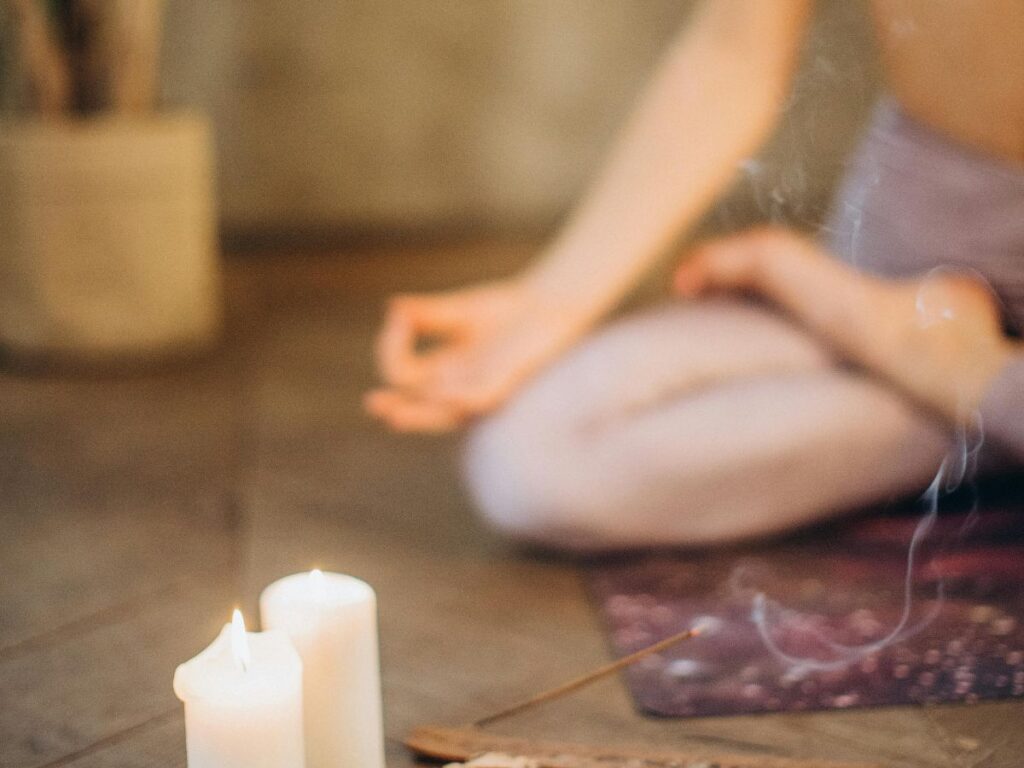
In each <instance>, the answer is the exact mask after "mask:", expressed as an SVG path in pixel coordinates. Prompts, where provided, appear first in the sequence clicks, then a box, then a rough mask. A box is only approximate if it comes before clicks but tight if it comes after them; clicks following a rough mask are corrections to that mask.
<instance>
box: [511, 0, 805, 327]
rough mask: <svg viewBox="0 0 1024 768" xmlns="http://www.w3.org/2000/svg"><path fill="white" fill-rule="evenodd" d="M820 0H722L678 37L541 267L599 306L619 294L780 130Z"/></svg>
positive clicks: (535, 272) (594, 312)
mask: <svg viewBox="0 0 1024 768" xmlns="http://www.w3.org/2000/svg"><path fill="white" fill-rule="evenodd" d="M810 8H811V3H810V2H809V0H773V2H749V1H748V0H710V2H707V3H705V4H704V5H703V6H702V7H701V8H699V9H698V10H697V15H696V17H695V19H694V20H693V22H692V23H691V24H690V25H689V26H688V27H687V29H686V30H685V32H684V34H683V35H681V36H680V38H679V39H678V40H677V41H676V42H675V43H674V45H673V47H672V49H671V50H670V51H669V53H668V55H667V57H666V58H665V60H664V62H663V64H662V66H661V68H660V69H659V71H658V72H657V74H656V76H655V77H654V79H653V80H652V81H651V83H650V85H649V86H648V88H647V90H646V92H645V93H644V95H643V97H642V98H641V100H640V102H639V104H638V106H637V109H636V111H635V112H634V114H633V116H632V119H631V120H630V121H629V123H628V125H627V126H626V129H625V131H624V133H623V135H622V137H621V139H620V141H619V143H618V145H617V147H616V148H615V150H614V152H613V154H612V156H611V158H610V160H609V162H608V164H607V166H606V167H605V169H604V171H603V173H601V174H600V176H599V177H598V179H597V181H596V183H595V184H594V185H593V187H592V189H591V190H590V192H589V194H588V195H587V196H586V197H585V198H584V200H583V202H582V204H581V205H580V206H579V208H578V209H577V211H576V212H575V214H574V215H573V216H572V217H571V219H570V221H569V222H568V224H567V226H566V227H565V228H564V230H563V231H562V233H561V235H560V236H559V237H558V238H557V239H556V240H555V242H554V243H553V244H552V246H551V247H550V248H549V249H548V250H547V252H546V253H545V254H544V255H543V257H542V258H541V259H540V260H539V262H538V263H537V264H536V265H535V266H534V268H533V269H532V270H531V271H530V273H529V282H530V284H531V285H532V287H533V289H534V290H536V291H537V292H538V293H539V294H540V295H543V296H548V297H551V298H552V299H553V300H555V301H557V302H558V303H559V304H560V305H561V306H563V307H566V306H568V307H569V308H570V309H571V310H575V311H578V312H580V313H581V314H585V315H587V316H599V315H601V314H602V313H604V312H605V311H606V310H607V309H609V307H610V306H611V305H613V304H614V303H615V302H616V301H617V300H619V299H620V298H621V297H622V295H623V294H624V293H626V292H627V291H628V290H629V289H630V288H631V287H632V286H633V284H634V283H635V281H636V280H637V279H638V278H639V277H640V276H641V275H642V274H643V273H644V271H645V270H646V269H647V268H649V267H650V266H651V264H652V262H653V261H654V260H655V259H657V258H658V257H659V256H660V255H662V254H663V252H664V250H665V249H666V248H668V247H669V246H670V245H671V243H672V241H673V240H674V239H675V238H676V237H678V235H679V234H680V232H682V231H684V230H685V228H686V227H687V226H688V225H690V224H692V222H693V221H694V220H695V219H696V218H697V217H698V216H700V215H701V214H702V213H703V212H704V210H705V209H706V208H707V207H708V206H709V205H710V204H711V203H712V201H713V200H714V199H715V197H716V196H717V195H718V194H719V193H720V192H721V191H722V190H723V189H724V187H725V186H726V185H727V184H728V183H729V182H730V180H731V179H732V177H733V176H734V174H735V172H736V168H737V165H738V163H739V161H741V160H742V159H743V158H745V157H747V156H749V155H750V154H752V153H754V152H756V151H757V149H758V147H759V146H760V145H761V144H762V143H763V141H764V140H765V138H766V137H767V136H768V134H769V133H770V132H771V130H772V129H773V127H774V125H775V123H776V120H777V116H778V113H779V111H780V108H781V104H782V102H783V100H784V98H785V95H786V93H787V91H788V88H789V84H790V80H791V76H792V73H793V70H794V68H795V64H796V61H797V58H798V54H799V48H800V42H801V40H802V37H803V34H804V30H805V27H806V24H807V20H808V16H809V13H810Z"/></svg>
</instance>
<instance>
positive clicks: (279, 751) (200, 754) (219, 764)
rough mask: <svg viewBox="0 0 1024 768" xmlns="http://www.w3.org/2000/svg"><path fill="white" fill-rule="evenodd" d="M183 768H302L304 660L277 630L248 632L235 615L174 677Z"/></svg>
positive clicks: (285, 636)
mask: <svg viewBox="0 0 1024 768" xmlns="http://www.w3.org/2000/svg"><path fill="white" fill-rule="evenodd" d="M174 692H175V693H176V694H177V696H178V698H179V699H181V700H182V701H183V702H185V745H186V751H187V753H188V765H189V768H303V766H304V765H305V754H304V753H305V750H304V747H303V741H302V738H303V737H302V661H301V659H300V658H299V654H298V653H296V651H295V647H294V646H293V645H292V643H291V641H290V640H289V639H288V636H287V635H285V634H284V633H283V632H246V631H245V624H244V623H243V621H242V614H241V613H240V612H239V611H237V610H236V611H235V614H234V617H233V618H232V622H231V623H230V624H227V625H225V627H224V629H223V630H222V631H221V633H220V635H218V636H217V639H216V640H214V641H213V643H211V644H210V646H209V647H208V648H207V649H206V650H204V651H202V652H201V653H200V654H199V655H198V656H196V657H195V658H193V659H190V660H189V661H186V662H185V663H184V664H182V665H181V666H179V667H178V669H177V670H176V671H175V673H174Z"/></svg>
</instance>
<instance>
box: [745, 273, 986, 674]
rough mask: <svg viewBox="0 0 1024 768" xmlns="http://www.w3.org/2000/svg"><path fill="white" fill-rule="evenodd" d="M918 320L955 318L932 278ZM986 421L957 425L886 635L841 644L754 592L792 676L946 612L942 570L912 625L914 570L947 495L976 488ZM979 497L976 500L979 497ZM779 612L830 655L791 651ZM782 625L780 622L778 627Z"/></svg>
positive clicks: (884, 643)
mask: <svg viewBox="0 0 1024 768" xmlns="http://www.w3.org/2000/svg"><path fill="white" fill-rule="evenodd" d="M941 271H942V270H941V269H936V270H933V271H932V273H931V274H930V275H929V277H933V276H937V275H938V274H939V273H940V272H941ZM917 313H918V316H919V317H918V319H919V321H920V323H921V326H922V327H929V326H931V325H934V324H936V323H941V322H943V321H948V320H952V319H954V315H953V313H952V310H951V309H950V308H949V306H948V305H945V304H944V303H943V302H941V301H937V300H936V298H935V296H934V295H933V294H932V293H931V280H929V279H926V280H925V281H924V283H923V287H922V289H921V293H920V295H919V296H918V301H917ZM983 435H984V432H983V425H982V423H981V415H980V414H979V413H977V412H975V413H973V414H972V417H971V418H970V419H968V420H966V422H965V423H964V424H961V425H959V426H958V427H957V429H956V430H955V433H954V440H953V446H952V448H951V450H950V451H949V453H948V454H947V456H946V457H945V458H944V459H943V461H942V463H941V465H940V466H939V470H938V472H937V473H936V474H935V478H934V479H933V480H932V482H931V484H930V485H929V486H928V489H927V490H926V491H925V492H924V494H923V495H922V497H921V501H922V503H923V504H924V507H925V510H924V514H923V516H922V517H921V520H920V521H919V522H918V524H917V526H916V527H915V529H914V533H913V535H912V536H911V539H910V544H909V546H908V549H907V561H906V571H905V573H904V577H903V606H902V611H901V613H900V617H899V619H898V620H897V621H896V623H895V624H894V625H893V627H892V628H891V629H890V630H889V631H888V632H887V633H886V634H885V635H884V636H883V637H880V638H879V639H877V640H874V641H872V642H868V643H864V644H860V645H846V644H843V643H837V642H835V641H834V640H832V639H831V638H830V637H827V636H826V635H825V634H824V633H823V632H822V631H821V630H820V629H818V628H817V627H815V626H813V625H812V623H811V622H806V621H801V620H800V619H801V617H800V615H799V614H798V613H797V612H795V611H792V610H788V609H784V608H781V607H779V606H778V605H777V604H776V603H774V602H773V601H771V600H770V599H769V598H768V597H767V596H766V595H765V594H764V592H758V593H756V594H755V595H754V598H753V606H752V610H751V621H752V622H753V623H754V626H755V627H756V628H757V631H758V634H759V635H760V637H761V640H762V642H763V643H764V645H765V647H766V648H767V649H768V651H769V652H770V653H771V654H772V655H773V656H774V657H775V658H776V659H777V660H778V661H780V662H781V663H783V664H785V665H786V666H787V667H788V672H787V675H788V676H790V677H795V678H799V677H802V676H803V675H805V674H807V673H809V672H817V671H820V672H826V671H830V670H839V669H844V668H846V667H849V666H851V665H853V664H855V663H857V662H859V661H861V660H863V659H865V658H866V657H868V656H871V655H872V654H875V653H878V652H879V651H881V650H882V649H884V648H886V647H888V646H889V645H892V644H893V643H898V642H900V641H902V640H904V639H906V638H908V637H911V636H913V635H915V634H917V633H918V632H920V631H921V630H923V629H924V628H925V627H927V626H928V625H929V624H930V623H931V622H932V621H933V620H934V619H935V617H936V616H937V615H938V614H939V612H940V611H941V610H942V605H943V598H944V581H943V579H942V578H941V574H938V576H939V578H938V579H937V580H936V587H935V597H934V599H933V600H932V602H931V606H930V608H929V609H928V611H927V612H926V613H925V615H924V616H922V617H921V618H919V619H918V620H917V621H915V622H913V623H912V618H913V614H914V573H915V569H916V568H917V567H918V559H919V550H920V548H921V545H922V543H923V542H924V541H925V540H926V539H927V537H928V534H929V533H930V532H931V530H932V528H933V526H934V524H935V520H936V518H937V517H938V514H939V504H940V501H941V498H942V497H943V496H944V495H946V494H950V493H952V492H954V491H955V490H957V489H958V488H959V487H960V486H961V484H963V483H964V482H965V481H966V482H968V483H971V485H972V486H973V482H972V481H973V477H974V474H975V471H976V468H977V462H978V456H979V454H980V451H981V447H982V444H983ZM975 501H976V500H975ZM973 514H974V512H973V511H972V513H971V515H969V516H968V518H967V522H966V523H965V528H966V527H967V526H969V525H970V524H971V523H972V522H973ZM773 611H774V612H775V613H778V614H779V615H780V616H781V620H782V621H783V622H786V623H790V624H794V625H798V626H799V628H800V633H801V635H802V637H803V638H805V639H807V640H810V641H812V642H813V643H814V644H815V645H816V646H817V647H818V648H820V649H822V650H825V651H827V654H825V655H827V657H828V658H818V657H808V656H797V655H793V654H790V653H787V652H786V651H785V650H783V648H782V647H780V645H779V644H778V643H777V642H776V640H775V638H774V637H773V633H772V620H771V614H772V613H773ZM776 626H779V625H776Z"/></svg>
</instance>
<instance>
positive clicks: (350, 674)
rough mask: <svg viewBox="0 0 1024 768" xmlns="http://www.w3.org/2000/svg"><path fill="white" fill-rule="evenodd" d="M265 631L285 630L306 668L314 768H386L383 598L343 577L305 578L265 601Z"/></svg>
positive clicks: (272, 591)
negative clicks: (380, 646)
mask: <svg viewBox="0 0 1024 768" xmlns="http://www.w3.org/2000/svg"><path fill="white" fill-rule="evenodd" d="M260 615H261V618H262V620H263V626H264V627H267V628H268V629H277V630H283V631H284V632H286V633H287V634H288V636H289V637H290V638H291V640H292V642H293V643H294V644H295V647H296V649H297V650H298V652H299V655H300V656H301V657H302V664H303V669H304V673H303V679H304V682H303V688H304V701H303V705H304V709H305V713H306V714H305V718H306V764H307V766H308V768H383V767H384V729H383V725H382V716H381V697H380V662H379V660H378V651H377V598H376V595H375V594H374V592H373V590H372V589H371V588H370V586H369V585H368V584H366V583H365V582H362V581H359V580H358V579H354V578H352V577H351V576H343V575H341V574H339V573H321V572H320V571H313V572H311V573H299V574H295V575H294V576H286V577H285V578H283V579H279V580H278V581H275V582H274V583H273V584H271V585H270V586H269V587H267V588H266V589H265V590H263V594H262V595H261V596H260Z"/></svg>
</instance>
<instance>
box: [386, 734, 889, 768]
mask: <svg viewBox="0 0 1024 768" xmlns="http://www.w3.org/2000/svg"><path fill="white" fill-rule="evenodd" d="M405 745H406V746H407V747H408V748H409V749H410V750H412V751H413V752H414V753H415V754H417V755H419V756H420V757H424V758H428V759H430V760H440V761H458V762H459V763H464V762H467V761H472V760H473V759H474V758H480V756H481V755H487V754H489V753H490V754H492V755H503V756H507V757H508V758H512V759H516V758H526V759H527V760H529V761H532V762H533V763H534V764H535V765H536V766H537V768H711V767H712V766H714V767H715V768H881V766H879V765H878V764H877V763H844V762H834V761H829V760H797V759H791V758H786V757H766V756H761V755H723V754H713V753H705V752H700V753H698V752H683V751H678V750H667V749H650V748H647V747H643V746H627V745H623V746H600V747H596V746H590V745H586V744H572V743H568V742H564V743H563V742H544V741H532V740H529V739H515V738H510V737H507V736H495V735H493V734H490V733H486V732H485V731H481V730H478V729H477V728H441V727H434V726H424V727H422V728H417V729H416V730H415V731H413V732H412V733H411V734H410V735H409V737H408V738H407V739H406V740H405Z"/></svg>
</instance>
